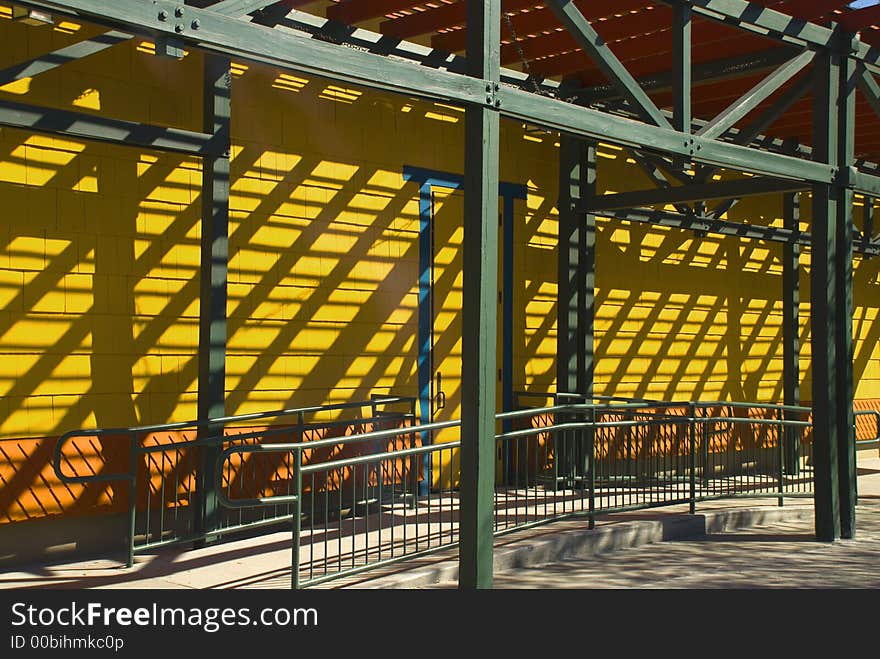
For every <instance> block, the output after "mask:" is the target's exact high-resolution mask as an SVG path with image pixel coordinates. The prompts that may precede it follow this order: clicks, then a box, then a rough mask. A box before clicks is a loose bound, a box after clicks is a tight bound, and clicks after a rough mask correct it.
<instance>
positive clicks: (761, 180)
mask: <svg viewBox="0 0 880 659" xmlns="http://www.w3.org/2000/svg"><path fill="white" fill-rule="evenodd" d="M808 188H809V186H808V185H807V184H805V183H803V182H802V181H788V180H782V179H775V178H766V177H762V176H753V177H750V178H742V179H734V180H732V181H720V182H717V183H696V184H693V185H681V186H677V187H670V188H653V189H650V190H636V191H633V192H619V193H616V194H606V195H602V196H599V197H596V198H594V199H593V200H591V201H586V202H584V203H582V204H581V206H580V208H579V210H582V211H588V210H590V211H596V212H599V211H606V210H615V209H619V208H639V207H643V206H653V205H656V204H675V203H687V202H699V201H709V200H712V199H728V198H730V197H748V196H755V195H763V194H770V193H774V192H797V191H800V190H806V189H808Z"/></svg>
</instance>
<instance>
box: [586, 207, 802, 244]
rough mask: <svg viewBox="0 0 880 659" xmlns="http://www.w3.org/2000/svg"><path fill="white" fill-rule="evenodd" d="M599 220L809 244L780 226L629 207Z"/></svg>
mask: <svg viewBox="0 0 880 659" xmlns="http://www.w3.org/2000/svg"><path fill="white" fill-rule="evenodd" d="M599 217H607V218H613V219H616V220H624V221H627V222H638V223H640V224H654V225H657V226H664V227H673V228H677V229H687V230H690V231H696V232H698V233H701V234H705V233H710V234H717V235H720V236H737V237H739V238H750V239H754V240H765V241H768V242H777V243H799V244H801V245H805V244H809V238H810V235H809V234H807V233H802V232H800V231H793V230H791V229H784V228H781V227H763V226H758V225H751V224H743V223H740V222H730V221H727V220H717V219H715V218H714V217H711V216H708V215H695V214H687V215H685V214H683V213H675V212H673V211H662V210H649V209H639V208H627V209H618V210H611V211H603V212H602V213H601V214H599Z"/></svg>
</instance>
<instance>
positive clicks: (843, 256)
mask: <svg viewBox="0 0 880 659" xmlns="http://www.w3.org/2000/svg"><path fill="white" fill-rule="evenodd" d="M844 43H845V41H844ZM847 50H849V49H847ZM839 62H840V63H839V67H840V74H839V79H840V92H839V93H838V106H837V107H838V111H837V114H838V121H839V123H838V140H837V141H838V160H839V164H840V166H841V167H842V168H843V169H845V170H847V171H848V170H849V168H850V167H852V166H853V163H854V161H855V123H856V79H857V77H858V74H857V70H856V69H857V67H856V62H855V60H853V59H852V58H850V57H846V56H841V57H840V60H839ZM838 194H839V202H838V205H837V218H836V220H837V221H836V225H835V226H836V231H837V253H836V258H837V261H836V264H835V274H836V285H837V291H836V297H835V302H836V307H835V312H834V313H835V324H836V328H835V335H836V339H837V360H838V363H837V383H836V386H837V401H836V406H835V410H834V413H835V415H836V416H837V423H836V425H837V428H838V433H839V434H838V436H837V466H838V470H839V471H838V485H839V487H840V535H841V537H842V538H852V537H854V536H855V533H856V463H855V460H856V451H855V440H856V438H855V419H854V417H853V236H854V234H855V223H854V222H853V201H854V199H853V191H852V190H851V189H849V188H847V187H843V186H841V187H840V188H839V192H838Z"/></svg>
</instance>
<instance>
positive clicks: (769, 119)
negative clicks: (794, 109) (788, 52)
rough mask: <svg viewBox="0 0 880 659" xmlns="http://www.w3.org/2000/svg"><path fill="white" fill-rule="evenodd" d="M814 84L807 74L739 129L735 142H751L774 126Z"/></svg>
mask: <svg viewBox="0 0 880 659" xmlns="http://www.w3.org/2000/svg"><path fill="white" fill-rule="evenodd" d="M812 86H813V79H812V76H810V75H805V76H803V77H802V78H800V79H799V80H797V81H796V82H795V83H794V84H793V85H792V86H791V87H789V88H788V89H786V90H785V91H784V92H783V93H782V94H780V96H779V98H777V99H776V100H775V101H774V102H773V103H772V104H771V105H770V106H769V107H767V108H766V109H765V110H764V111H763V112H762V113H761V114H759V115H758V116H757V117H755V119H754V120H753V121H752V123H750V124H749V125H748V126H746V127H745V128H743V129H742V130H740V131H738V132H737V133H736V135H735V136H734V138H733V143H734V144H742V145H746V144H751V143H752V142H753V141H754V140H755V139H757V138H758V136H759V135H761V133H763V132H764V131H765V130H767V129H768V128H769V127H770V126H772V125H773V124H774V123H775V122H776V121H777V120H778V119H779V118H780V117H782V115H784V114H785V113H786V112H787V111H788V109H789V108H790V107H791V106H792V105H794V104H795V103H796V102H797V101H799V100H800V99H801V98H803V97H804V95H805V94H806V93H807V92H808V91H810V89H811V88H812Z"/></svg>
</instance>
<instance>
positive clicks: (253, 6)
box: [205, 0, 281, 17]
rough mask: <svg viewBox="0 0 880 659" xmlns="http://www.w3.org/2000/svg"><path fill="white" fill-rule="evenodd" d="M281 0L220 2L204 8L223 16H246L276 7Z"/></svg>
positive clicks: (226, 0)
mask: <svg viewBox="0 0 880 659" xmlns="http://www.w3.org/2000/svg"><path fill="white" fill-rule="evenodd" d="M280 1H281V0H222V1H221V2H215V3H214V4H213V5H210V6H208V7H205V9H207V10H208V11H213V12H215V13H217V14H222V15H223V16H235V17H238V16H247V15H248V14H251V13H253V12H255V11H260V10H261V9H265V8H266V7H271V6H272V5H276V4H278V3H279V2H280Z"/></svg>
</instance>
